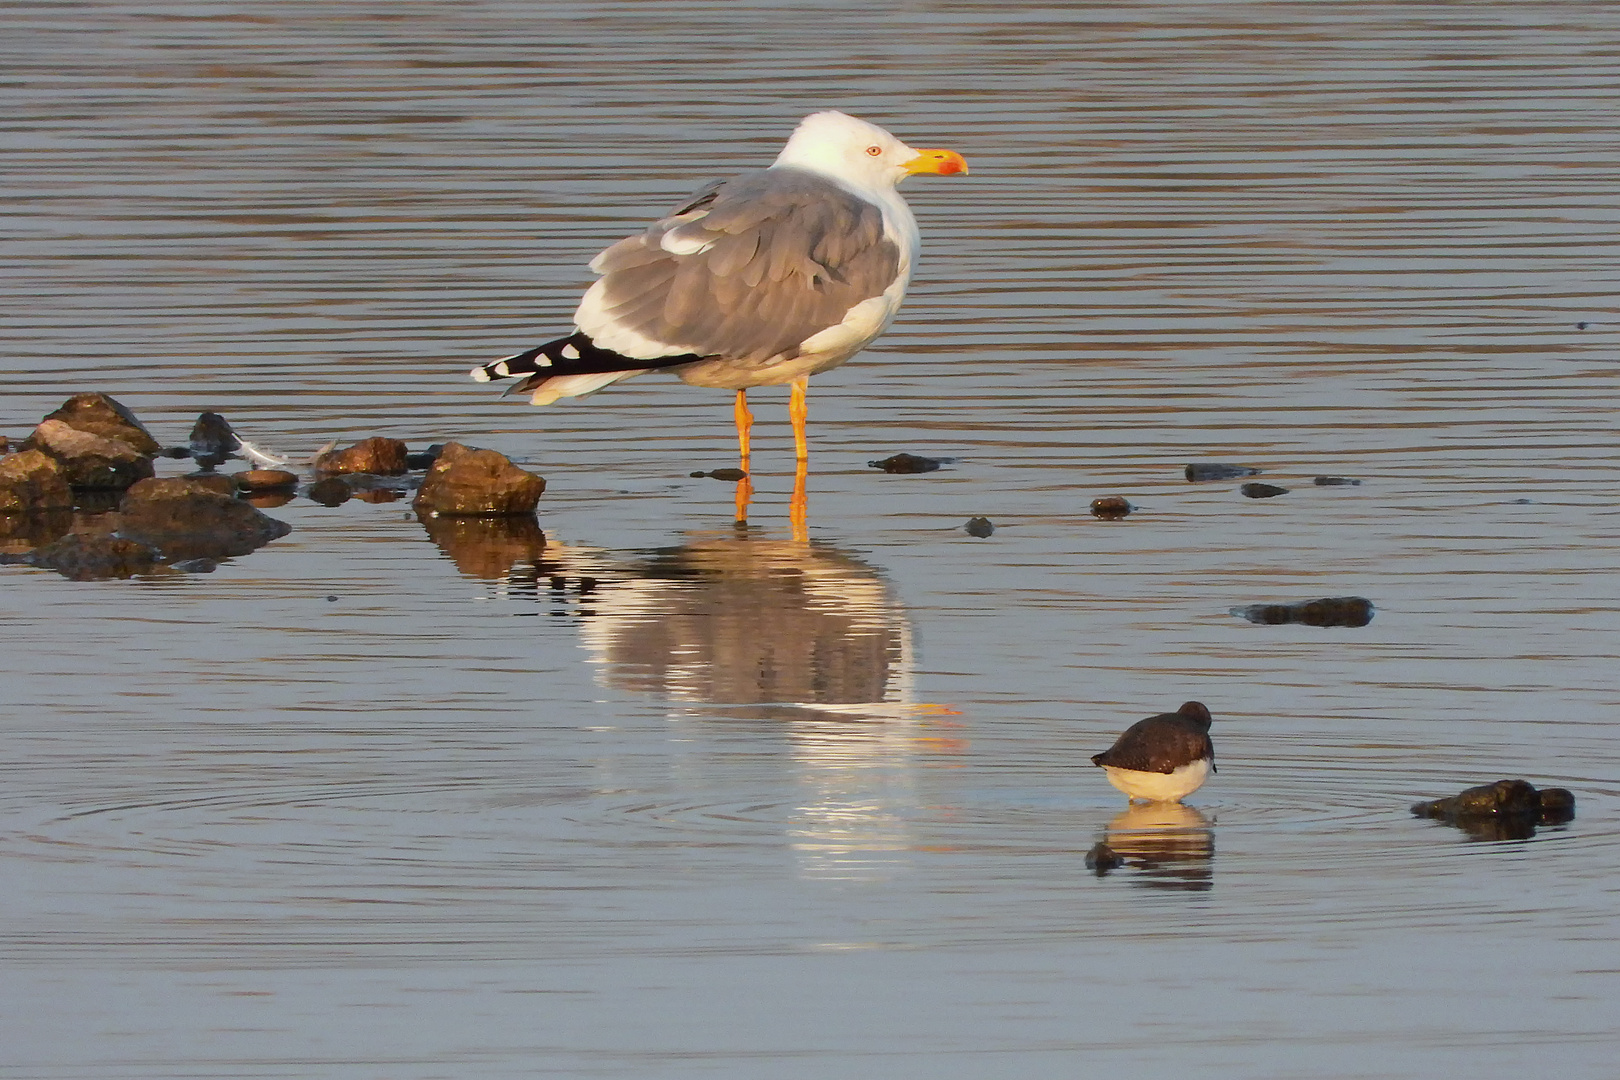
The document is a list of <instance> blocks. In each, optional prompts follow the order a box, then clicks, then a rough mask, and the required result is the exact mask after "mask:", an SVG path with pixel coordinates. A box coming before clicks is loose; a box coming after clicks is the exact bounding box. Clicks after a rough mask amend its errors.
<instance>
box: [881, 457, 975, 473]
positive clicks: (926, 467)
mask: <svg viewBox="0 0 1620 1080" xmlns="http://www.w3.org/2000/svg"><path fill="white" fill-rule="evenodd" d="M954 460H955V458H931V457H922V456H921V455H919V454H904V453H902V454H895V455H894V456H893V457H886V458H884V459H883V460H882V461H868V462H867V463H866V464H867V465H869V466H870V467H872V468H874V469H882V470H883V471H884V472H886V473H920V472H933V471H934V470H935V469H937V468H939V467H940V466H941V465H945V464H948V463H950V462H951V461H954Z"/></svg>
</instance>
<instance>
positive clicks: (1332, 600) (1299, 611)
mask: <svg viewBox="0 0 1620 1080" xmlns="http://www.w3.org/2000/svg"><path fill="white" fill-rule="evenodd" d="M1232 614H1233V615H1236V616H1237V617H1238V618H1240V619H1247V620H1249V621H1250V622H1252V623H1259V624H1261V625H1262V626H1282V625H1284V624H1287V623H1298V624H1300V625H1303V626H1366V625H1367V624H1368V623H1370V622H1372V618H1373V605H1372V601H1371V600H1368V599H1366V598H1365V597H1360V596H1332V597H1327V598H1326V599H1322V600H1304V601H1301V602H1300V603H1297V604H1249V605H1247V606H1245V607H1235V608H1233V609H1232Z"/></svg>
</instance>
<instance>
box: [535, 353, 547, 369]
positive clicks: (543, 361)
mask: <svg viewBox="0 0 1620 1080" xmlns="http://www.w3.org/2000/svg"><path fill="white" fill-rule="evenodd" d="M534 359H535V366H536V367H550V366H551V357H549V356H547V355H546V354H545V353H541V354H540V355H539V356H536V357H535V358H534Z"/></svg>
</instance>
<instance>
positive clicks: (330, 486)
mask: <svg viewBox="0 0 1620 1080" xmlns="http://www.w3.org/2000/svg"><path fill="white" fill-rule="evenodd" d="M304 495H305V497H307V498H308V499H309V501H310V502H316V503H320V504H321V505H322V506H342V505H343V504H344V503H346V502H348V501H349V500H350V499H352V498H354V489H353V488H351V487H349V485H348V484H347V483H345V482H344V480H343V478H342V477H340V476H328V477H327V478H326V479H325V480H317V481H315V482H314V483H313V484H311V485H309V490H308V491H306V492H304Z"/></svg>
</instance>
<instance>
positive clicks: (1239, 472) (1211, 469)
mask: <svg viewBox="0 0 1620 1080" xmlns="http://www.w3.org/2000/svg"><path fill="white" fill-rule="evenodd" d="M1186 473H1187V479H1188V480H1191V481H1192V482H1193V483H1195V484H1196V483H1198V482H1200V481H1203V480H1236V479H1237V478H1238V477H1240V476H1259V475H1260V470H1259V469H1252V468H1250V467H1249V466H1247V465H1213V464H1208V465H1188V466H1187V469H1186Z"/></svg>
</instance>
